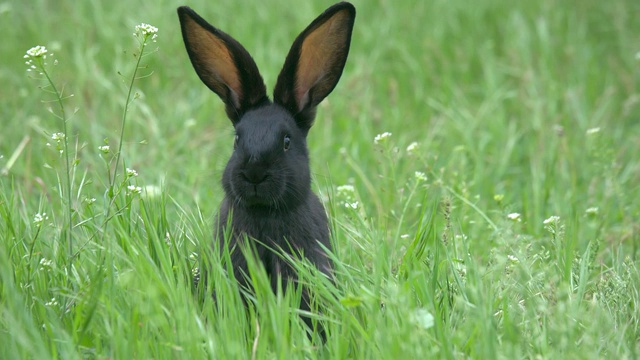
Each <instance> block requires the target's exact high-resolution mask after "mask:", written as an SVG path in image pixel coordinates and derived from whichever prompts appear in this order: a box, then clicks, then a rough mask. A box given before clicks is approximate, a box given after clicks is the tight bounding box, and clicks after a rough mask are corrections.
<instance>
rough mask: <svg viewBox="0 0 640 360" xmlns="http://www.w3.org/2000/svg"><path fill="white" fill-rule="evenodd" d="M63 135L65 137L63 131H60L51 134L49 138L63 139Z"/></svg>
mask: <svg viewBox="0 0 640 360" xmlns="http://www.w3.org/2000/svg"><path fill="white" fill-rule="evenodd" d="M64 137H65V135H64V133H61V132H57V133H53V134H51V140H54V141H58V142H59V141H62V140H64Z"/></svg>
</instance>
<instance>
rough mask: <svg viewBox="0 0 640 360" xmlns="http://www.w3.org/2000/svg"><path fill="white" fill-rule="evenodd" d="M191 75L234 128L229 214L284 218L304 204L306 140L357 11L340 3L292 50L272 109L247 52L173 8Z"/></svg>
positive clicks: (338, 69) (227, 175) (226, 183)
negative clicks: (255, 212)
mask: <svg viewBox="0 0 640 360" xmlns="http://www.w3.org/2000/svg"><path fill="white" fill-rule="evenodd" d="M178 15H179V18H180V24H181V28H182V36H183V39H184V43H185V46H186V49H187V52H188V54H189V58H190V59H191V63H192V64H193V67H194V69H195V71H196V73H197V74H198V76H199V77H200V79H201V80H202V81H203V82H204V83H205V85H206V86H207V87H209V89H211V90H212V91H213V92H214V93H216V94H217V95H218V96H219V97H220V98H221V99H222V101H223V102H224V104H225V110H226V113H227V116H228V117H229V119H230V120H231V123H232V124H233V126H234V128H235V140H234V151H233V153H232V155H231V159H230V160H229V162H228V164H227V166H226V168H225V171H224V174H223V178H222V184H223V188H224V190H225V193H226V195H227V197H228V198H229V200H230V202H231V203H232V204H233V206H234V207H235V206H240V207H244V208H250V209H251V208H256V209H257V208H263V209H264V208H266V209H269V210H270V211H280V210H282V211H287V210H288V209H292V208H295V207H296V206H298V205H300V204H302V203H304V202H305V201H306V199H307V197H308V196H309V194H310V192H311V190H310V173H309V158H308V150H307V142H306V137H307V134H308V132H309V129H310V128H311V126H312V125H313V121H314V118H315V112H316V107H317V105H318V104H319V103H320V102H321V101H322V100H323V99H324V98H325V97H326V96H327V95H329V93H331V91H332V90H333V89H334V87H335V86H336V84H337V83H338V80H339V79H340V76H341V74H342V70H343V68H344V65H345V62H346V60H347V55H348V53H349V46H350V42H351V32H352V29H353V23H354V19H355V8H354V7H353V5H351V4H349V3H339V4H336V5H334V6H332V7H330V8H329V9H327V10H326V11H325V12H324V13H322V14H321V15H320V16H319V17H318V18H316V19H315V20H314V21H313V22H312V23H311V24H310V25H309V26H308V27H307V28H306V29H305V30H304V31H303V32H302V33H301V34H300V35H299V36H298V37H297V38H296V39H295V41H294V42H293V45H292V46H291V49H290V51H289V54H288V55H287V57H286V59H285V62H284V66H283V68H282V70H281V72H280V75H279V76H278V80H277V83H276V86H275V90H274V92H273V102H272V101H271V100H270V99H269V98H268V96H267V93H266V87H265V85H264V82H263V80H262V77H261V75H260V73H259V71H258V68H257V66H256V64H255V62H254V61H253V59H252V58H251V56H250V55H249V53H248V52H247V50H245V48H244V47H243V46H242V45H240V43H239V42H237V41H236V40H235V39H233V38H232V37H231V36H229V35H227V34H226V33H224V32H222V31H220V30H218V29H216V28H215V27H213V26H211V25H210V24H209V23H208V22H206V21H205V20H204V19H203V18H201V17H200V16H199V15H198V14H196V13H195V12H194V11H193V10H191V9H190V8H188V7H186V6H183V7H180V8H178Z"/></svg>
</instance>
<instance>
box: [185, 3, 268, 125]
mask: <svg viewBox="0 0 640 360" xmlns="http://www.w3.org/2000/svg"><path fill="white" fill-rule="evenodd" d="M178 17H179V18H180V27H181V28H182V38H183V39H184V44H185V46H186V48H187V53H188V54H189V58H190V59H191V63H192V64H193V67H194V69H195V70H196V73H197V74H198V76H199V77H200V79H201V80H202V82H204V83H205V85H207V86H208V87H209V89H211V90H212V91H213V92H215V93H216V94H218V96H220V98H221V99H222V101H224V103H225V105H226V111H227V115H228V116H229V118H230V119H231V122H233V124H234V125H235V124H236V123H237V122H238V121H239V119H240V117H241V116H242V114H244V113H245V112H246V111H247V110H248V109H250V108H251V107H254V106H256V105H258V104H260V103H261V102H264V101H266V100H268V99H267V91H266V88H265V86H264V82H263V80H262V77H261V76H260V72H259V71H258V67H257V66H256V63H255V62H254V61H253V59H252V58H251V55H249V53H248V52H247V50H245V48H244V47H242V45H240V43H238V42H237V41H236V40H235V39H234V38H232V37H231V36H229V35H227V34H225V33H224V32H222V31H220V30H218V29H216V28H215V27H213V26H211V25H210V24H209V23H208V22H206V21H205V20H204V19H203V18H201V17H200V16H199V15H198V14H196V12H195V11H193V10H191V9H190V8H189V7H187V6H181V7H179V8H178Z"/></svg>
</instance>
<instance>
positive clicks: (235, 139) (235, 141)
mask: <svg viewBox="0 0 640 360" xmlns="http://www.w3.org/2000/svg"><path fill="white" fill-rule="evenodd" d="M237 147H238V135H236V137H235V138H234V139H233V148H234V149H235V148H237Z"/></svg>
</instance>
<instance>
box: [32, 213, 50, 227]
mask: <svg viewBox="0 0 640 360" xmlns="http://www.w3.org/2000/svg"><path fill="white" fill-rule="evenodd" d="M48 219H49V217H48V216H47V213H44V212H43V213H42V214H41V213H37V214H36V215H35V216H34V217H33V223H34V224H35V225H36V226H40V225H42V223H43V222H44V221H45V220H48Z"/></svg>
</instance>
